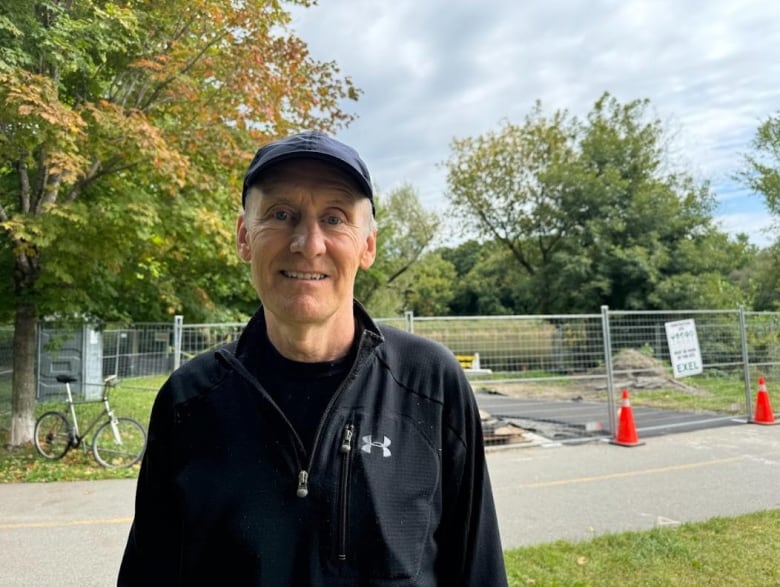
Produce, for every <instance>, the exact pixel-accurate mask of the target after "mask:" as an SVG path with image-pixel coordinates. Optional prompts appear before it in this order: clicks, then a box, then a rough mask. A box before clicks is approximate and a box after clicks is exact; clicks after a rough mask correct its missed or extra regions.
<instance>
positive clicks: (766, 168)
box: [737, 113, 780, 217]
mask: <svg viewBox="0 0 780 587" xmlns="http://www.w3.org/2000/svg"><path fill="white" fill-rule="evenodd" d="M737 177H738V178H739V179H741V180H742V181H743V182H744V183H745V185H747V186H748V187H749V188H750V189H752V190H754V191H756V192H758V193H760V194H761V195H763V197H764V201H765V202H766V205H767V208H768V209H769V211H770V212H771V213H772V214H773V215H774V216H775V217H780V113H778V114H775V115H773V116H769V117H768V118H767V119H766V120H765V121H764V122H763V123H761V125H760V126H759V127H758V129H757V130H756V135H755V137H754V138H753V144H752V152H751V153H749V154H747V155H746V156H745V160H744V165H743V168H742V169H741V170H740V171H739V172H738V173H737Z"/></svg>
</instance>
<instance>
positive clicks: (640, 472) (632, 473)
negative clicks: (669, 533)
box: [517, 456, 744, 489]
mask: <svg viewBox="0 0 780 587" xmlns="http://www.w3.org/2000/svg"><path fill="white" fill-rule="evenodd" d="M743 459H744V457H741V456H739V457H729V458H727V459H717V460H714V461H705V462H701V463H688V464H686V465H673V466H669V467H659V468H657V469H639V470H638V471H627V472H625V473H610V474H608V475H597V476H593V477H577V478H574V479H561V480H559V481H540V482H538V483H525V484H523V485H518V486H517V487H518V488H520V489H536V488H539V487H555V486H557V485H573V484H575V483H592V482H594V481H606V480H609V479H625V478H627V477H641V476H642V475H657V474H659V473H670V472H672V471H685V470H687V469H696V468H699V467H709V466H712V465H720V464H723V463H732V462H734V461H741V460H743Z"/></svg>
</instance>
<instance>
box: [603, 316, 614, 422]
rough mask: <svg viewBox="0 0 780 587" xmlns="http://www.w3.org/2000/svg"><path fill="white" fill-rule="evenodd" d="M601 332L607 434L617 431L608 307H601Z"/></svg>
mask: <svg viewBox="0 0 780 587" xmlns="http://www.w3.org/2000/svg"><path fill="white" fill-rule="evenodd" d="M601 331H602V339H603V340H604V369H605V370H606V373H607V409H608V410H609V433H610V434H612V435H614V434H615V432H616V431H617V416H616V411H615V383H614V381H613V378H612V332H611V331H610V327H609V306H601Z"/></svg>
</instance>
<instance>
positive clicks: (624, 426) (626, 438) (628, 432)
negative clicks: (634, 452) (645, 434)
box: [612, 389, 643, 446]
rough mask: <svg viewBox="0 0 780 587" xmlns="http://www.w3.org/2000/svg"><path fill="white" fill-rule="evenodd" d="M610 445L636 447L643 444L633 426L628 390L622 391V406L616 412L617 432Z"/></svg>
mask: <svg viewBox="0 0 780 587" xmlns="http://www.w3.org/2000/svg"><path fill="white" fill-rule="evenodd" d="M612 444H619V445H620V446H638V445H640V444H643V443H642V442H639V435H638V434H637V432H636V426H635V425H634V412H633V410H632V409H631V403H630V402H629V401H628V390H627V389H624V390H623V405H621V406H620V411H619V412H618V430H617V435H616V436H615V438H614V439H613V440H612Z"/></svg>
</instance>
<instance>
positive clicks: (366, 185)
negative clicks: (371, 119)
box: [241, 131, 375, 213]
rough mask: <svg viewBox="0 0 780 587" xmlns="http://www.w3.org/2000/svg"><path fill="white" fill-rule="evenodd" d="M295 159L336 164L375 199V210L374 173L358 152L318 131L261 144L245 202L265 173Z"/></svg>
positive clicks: (246, 178)
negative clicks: (372, 175) (372, 180)
mask: <svg viewBox="0 0 780 587" xmlns="http://www.w3.org/2000/svg"><path fill="white" fill-rule="evenodd" d="M291 159H316V160H319V161H324V162H325V163H331V164H333V165H335V166H336V167H338V168H339V169H341V170H342V171H344V172H345V173H346V174H347V175H349V176H350V177H351V178H352V179H353V180H354V181H355V182H356V183H357V185H358V187H359V188H360V190H361V192H362V193H363V195H365V196H366V197H367V198H368V199H369V200H371V210H372V211H373V212H374V213H375V210H374V190H373V188H372V187H371V175H370V174H369V173H368V167H366V164H365V163H364V162H363V160H362V159H361V158H360V155H358V152H357V151H356V150H355V149H353V148H352V147H350V146H349V145H345V144H344V143H342V142H340V141H337V140H336V139H334V138H333V137H330V136H328V135H326V134H325V133H322V132H318V131H307V132H303V133H300V134H296V135H292V136H289V137H287V138H284V139H280V140H278V141H274V142H271V143H268V144H267V145H263V146H262V147H260V149H258V151H257V153H255V157H254V159H252V163H251V164H250V165H249V169H248V170H247V172H246V175H244V189H243V191H242V193H241V205H242V206H246V193H247V191H249V188H251V187H252V186H253V185H255V184H256V183H257V182H258V181H259V179H260V177H261V176H262V175H263V173H264V172H266V171H268V169H270V168H271V167H272V166H274V165H276V164H277V163H281V162H282V161H289V160H291Z"/></svg>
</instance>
